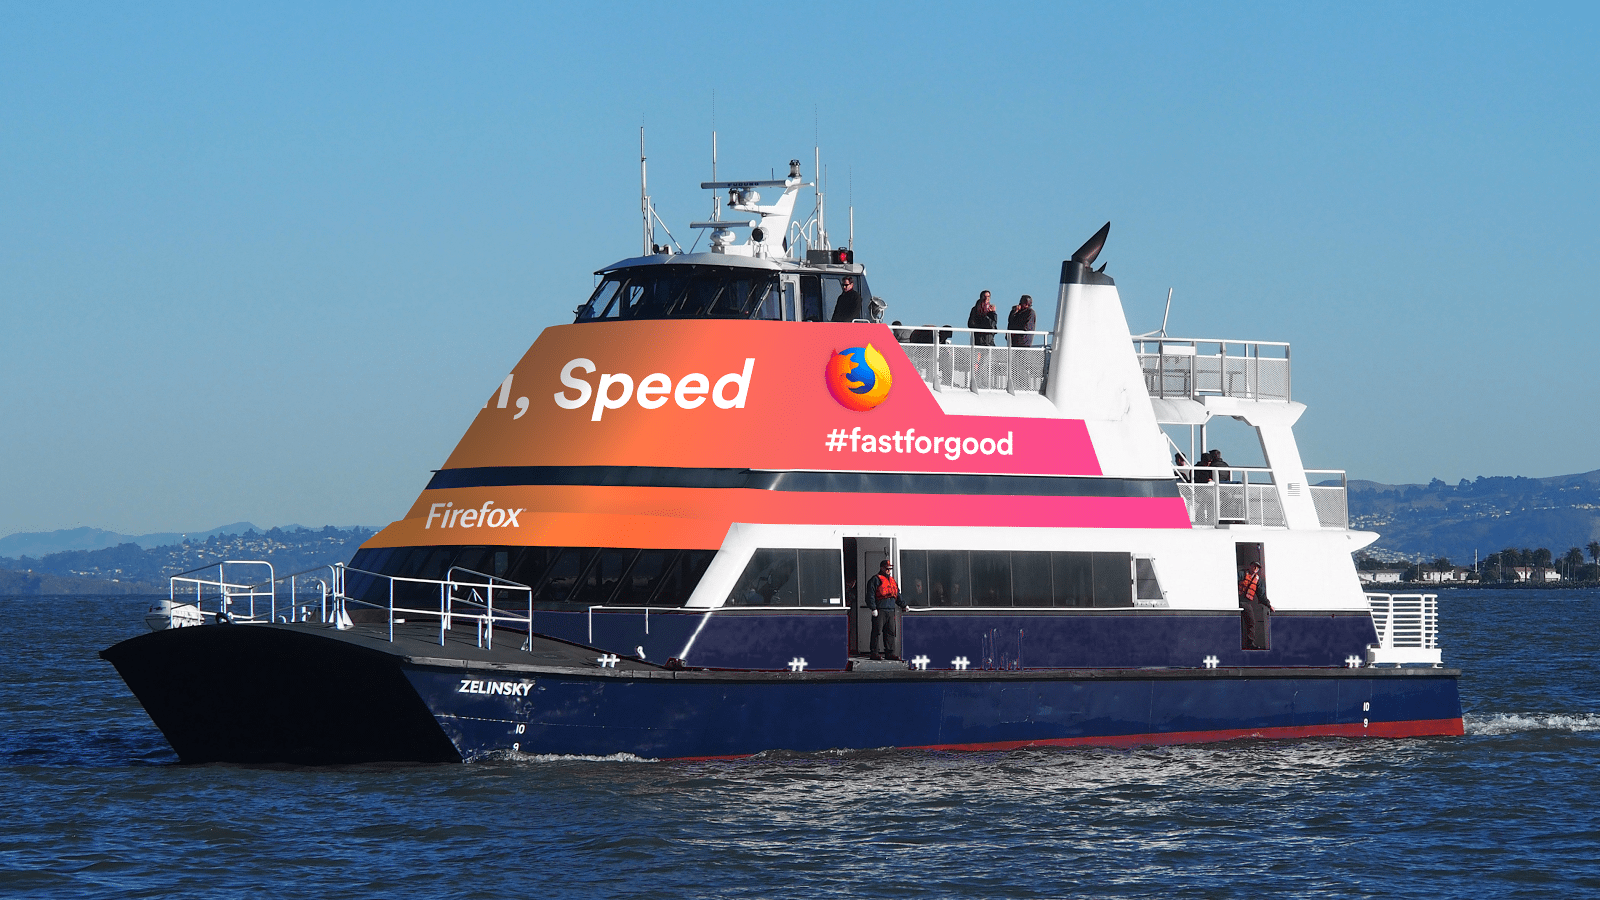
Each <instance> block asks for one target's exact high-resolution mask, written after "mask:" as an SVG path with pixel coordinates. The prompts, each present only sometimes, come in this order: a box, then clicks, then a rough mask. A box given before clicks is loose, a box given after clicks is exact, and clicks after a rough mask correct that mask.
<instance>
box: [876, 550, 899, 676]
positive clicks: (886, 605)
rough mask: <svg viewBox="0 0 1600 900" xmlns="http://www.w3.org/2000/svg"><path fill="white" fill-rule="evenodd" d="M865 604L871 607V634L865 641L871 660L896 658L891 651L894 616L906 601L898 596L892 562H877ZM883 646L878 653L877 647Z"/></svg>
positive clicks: (893, 635)
mask: <svg viewBox="0 0 1600 900" xmlns="http://www.w3.org/2000/svg"><path fill="white" fill-rule="evenodd" d="M867 606H868V607H869V608H870V609H871V610H872V637H871V638H870V639H869V640H868V642H867V649H868V650H869V651H871V655H872V658H873V659H883V658H884V657H888V658H889V659H899V658H900V656H899V654H897V653H895V652H894V651H895V637H896V636H898V635H899V633H900V629H899V628H898V627H896V625H895V617H896V615H897V614H898V612H899V610H901V609H905V608H906V604H905V602H904V601H902V600H901V599H900V585H898V584H896V583H895V580H894V565H893V564H892V563H890V562H889V561H888V560H887V559H886V560H884V561H883V562H881V563H878V574H876V575H874V576H872V578H871V580H869V581H868V582H867ZM880 646H881V647H883V652H882V653H879V652H878V648H879V647H880Z"/></svg>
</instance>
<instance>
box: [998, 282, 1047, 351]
mask: <svg viewBox="0 0 1600 900" xmlns="http://www.w3.org/2000/svg"><path fill="white" fill-rule="evenodd" d="M1038 322H1039V316H1038V314H1037V313H1035V312H1034V311H1033V297H1032V295H1030V294H1023V295H1022V299H1021V300H1018V301H1017V305H1016V306H1013V307H1011V315H1009V316H1006V330H1007V331H1033V330H1034V328H1033V326H1034V325H1036V324H1038ZM1006 338H1007V340H1009V341H1010V342H1011V346H1013V347H1032V346H1033V335H1031V334H1008V335H1006Z"/></svg>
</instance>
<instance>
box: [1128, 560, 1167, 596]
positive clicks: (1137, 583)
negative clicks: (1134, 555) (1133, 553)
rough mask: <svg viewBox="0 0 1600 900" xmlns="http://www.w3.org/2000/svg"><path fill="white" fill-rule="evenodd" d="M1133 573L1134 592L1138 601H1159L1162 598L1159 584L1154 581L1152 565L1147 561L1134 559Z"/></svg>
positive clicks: (1154, 571) (1153, 567)
mask: <svg viewBox="0 0 1600 900" xmlns="http://www.w3.org/2000/svg"><path fill="white" fill-rule="evenodd" d="M1133 571H1134V591H1135V596H1136V597H1137V598H1138V599H1140V600H1161V599H1163V598H1164V596H1165V595H1164V594H1162V593H1161V583H1160V582H1159V581H1157V580H1156V567H1155V564H1154V563H1152V562H1151V561H1150V560H1148V559H1142V558H1141V559H1136V560H1134V561H1133Z"/></svg>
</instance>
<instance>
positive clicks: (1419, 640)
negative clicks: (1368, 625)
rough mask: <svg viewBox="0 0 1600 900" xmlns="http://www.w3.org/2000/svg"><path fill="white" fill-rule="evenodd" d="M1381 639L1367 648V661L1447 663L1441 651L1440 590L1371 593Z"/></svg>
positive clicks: (1369, 602) (1370, 602) (1374, 663)
mask: <svg viewBox="0 0 1600 900" xmlns="http://www.w3.org/2000/svg"><path fill="white" fill-rule="evenodd" d="M1366 597H1367V605H1368V606H1369V607H1371V609H1372V626H1373V628H1375V629H1377V632H1378V643H1376V644H1373V645H1371V646H1369V647H1368V648H1367V665H1369V666H1377V665H1396V666H1401V665H1432V666H1438V665H1442V664H1443V658H1442V656H1441V654H1440V651H1439V595H1438V594H1367V595H1366Z"/></svg>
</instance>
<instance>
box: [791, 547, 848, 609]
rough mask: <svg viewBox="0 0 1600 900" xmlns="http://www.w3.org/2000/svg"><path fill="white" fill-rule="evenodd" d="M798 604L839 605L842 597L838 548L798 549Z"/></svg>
mask: <svg viewBox="0 0 1600 900" xmlns="http://www.w3.org/2000/svg"><path fill="white" fill-rule="evenodd" d="M798 555H799V558H800V605H801V606H839V605H841V604H842V603H843V602H844V601H843V599H842V598H843V597H844V582H843V580H842V577H841V573H842V572H843V569H841V568H840V564H839V563H840V560H839V551H838V550H800V551H798Z"/></svg>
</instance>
